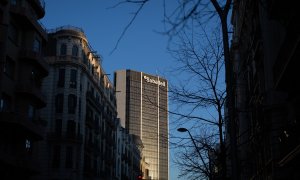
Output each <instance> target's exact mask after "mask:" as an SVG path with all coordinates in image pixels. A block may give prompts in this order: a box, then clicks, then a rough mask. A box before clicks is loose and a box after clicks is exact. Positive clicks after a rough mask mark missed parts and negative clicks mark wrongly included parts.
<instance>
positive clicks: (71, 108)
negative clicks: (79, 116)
mask: <svg viewBox="0 0 300 180" xmlns="http://www.w3.org/2000/svg"><path fill="white" fill-rule="evenodd" d="M76 100H77V97H76V96H75V95H74V94H69V97H68V112H69V113H70V114H74V113H75V111H76V102H77V101H76Z"/></svg>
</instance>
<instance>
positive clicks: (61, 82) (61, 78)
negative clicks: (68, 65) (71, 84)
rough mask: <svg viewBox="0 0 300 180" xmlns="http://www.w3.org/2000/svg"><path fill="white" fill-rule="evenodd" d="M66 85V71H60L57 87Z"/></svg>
mask: <svg viewBox="0 0 300 180" xmlns="http://www.w3.org/2000/svg"><path fill="white" fill-rule="evenodd" d="M64 85H65V69H59V70H58V81H57V87H64Z"/></svg>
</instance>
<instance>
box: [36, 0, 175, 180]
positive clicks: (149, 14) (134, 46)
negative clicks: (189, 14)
mask: <svg viewBox="0 0 300 180" xmlns="http://www.w3.org/2000/svg"><path fill="white" fill-rule="evenodd" d="M44 1H45V4H46V15H45V17H44V18H43V19H42V20H41V22H42V24H43V25H44V26H45V27H46V28H47V29H54V28H57V27H60V26H65V25H71V26H75V27H79V28H82V29H83V30H84V32H85V35H86V36H87V39H88V41H89V43H90V45H91V46H92V48H93V49H94V50H96V51H97V53H98V54H99V55H101V56H102V59H103V63H102V65H103V68H104V70H105V71H106V73H108V74H111V75H110V79H111V80H113V72H114V71H116V70H120V69H133V70H137V71H142V72H145V73H149V74H154V75H155V74H157V75H165V73H164V71H165V70H166V69H168V68H169V67H170V66H172V63H174V60H173V59H172V58H171V56H170V55H169V53H167V50H166V48H167V45H168V44H167V43H168V37H166V36H164V35H162V34H160V33H158V32H162V31H164V24H163V23H162V20H163V10H162V8H163V4H162V3H163V1H161V0H151V2H150V3H149V4H147V6H145V7H144V9H143V11H141V14H140V15H139V16H138V17H137V18H136V20H135V22H134V24H133V25H132V26H131V27H130V28H129V29H128V31H127V33H126V34H125V35H124V37H123V38H122V40H121V41H120V43H119V45H118V47H117V49H116V50H115V51H114V52H113V53H111V52H112V50H113V49H114V47H115V45H116V43H117V41H118V38H119V37H120V35H121V33H122V31H123V30H124V28H125V26H126V25H127V24H128V22H129V21H130V19H131V17H132V12H134V11H135V10H136V6H135V5H131V6H128V5H125V4H124V5H121V6H118V7H115V8H110V7H112V6H114V5H115V4H116V3H117V2H118V1H117V0H44ZM172 1H173V2H174V3H175V2H176V1H174V0H171V1H170V2H172ZM169 4H170V3H169ZM165 78H167V79H168V77H165ZM170 129H172V128H170ZM170 153H171V154H172V151H171V152H170ZM170 161H171V157H170ZM170 164H172V162H170ZM170 180H177V170H176V168H175V167H174V166H173V165H171V166H170Z"/></svg>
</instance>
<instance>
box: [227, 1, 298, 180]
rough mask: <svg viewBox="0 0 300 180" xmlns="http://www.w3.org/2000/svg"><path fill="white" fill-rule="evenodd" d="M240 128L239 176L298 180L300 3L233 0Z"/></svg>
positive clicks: (233, 54) (235, 74) (233, 52)
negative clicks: (299, 6) (299, 8)
mask: <svg viewBox="0 0 300 180" xmlns="http://www.w3.org/2000/svg"><path fill="white" fill-rule="evenodd" d="M232 24H233V28H234V33H233V39H232V44H231V53H232V54H231V58H232V60H233V62H234V78H235V86H234V87H233V88H234V92H235V97H236V103H235V114H234V115H235V126H236V129H237V134H236V139H237V149H238V159H239V161H238V165H239V166H238V167H239V169H238V172H239V177H240V179H299V178H300V172H299V167H300V164H299V162H300V161H299V160H300V116H299V113H298V112H297V111H298V110H299V100H300V98H299V90H300V89H299V87H300V86H299V78H298V75H297V69H298V66H297V61H298V60H299V57H300V56H299V55H300V54H299V52H300V45H299V39H300V36H299V35H300V34H299V32H300V23H299V10H298V8H297V5H296V2H282V1H279V0H240V1H236V0H235V1H233V12H232Z"/></svg>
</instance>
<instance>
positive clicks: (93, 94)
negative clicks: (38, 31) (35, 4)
mask: <svg viewBox="0 0 300 180" xmlns="http://www.w3.org/2000/svg"><path fill="white" fill-rule="evenodd" d="M48 37H49V41H48V45H47V51H46V54H45V59H46V60H47V62H48V64H49V66H50V72H49V76H48V77H47V79H46V80H45V82H44V83H43V91H44V93H45V94H46V97H47V106H46V107H45V108H44V109H43V111H42V114H41V115H42V117H43V118H44V119H46V120H47V122H48V123H47V128H46V132H45V141H43V143H40V153H41V154H40V157H41V162H42V165H41V166H40V169H41V170H42V171H43V173H41V174H40V175H39V176H38V177H37V179H70V180H71V179H74V180H75V179H76V180H82V179H113V178H114V174H115V160H114V158H115V127H116V115H117V112H116V99H115V96H114V94H115V91H114V88H113V86H112V83H111V82H110V80H109V78H108V77H107V74H106V73H105V72H104V70H103V68H102V65H101V57H100V56H99V55H97V53H96V52H95V51H94V50H93V49H92V47H91V46H90V45H89V43H88V40H87V38H86V36H85V34H84V32H83V30H82V29H80V28H77V27H72V26H63V27H58V28H56V29H53V30H49V31H48Z"/></svg>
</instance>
